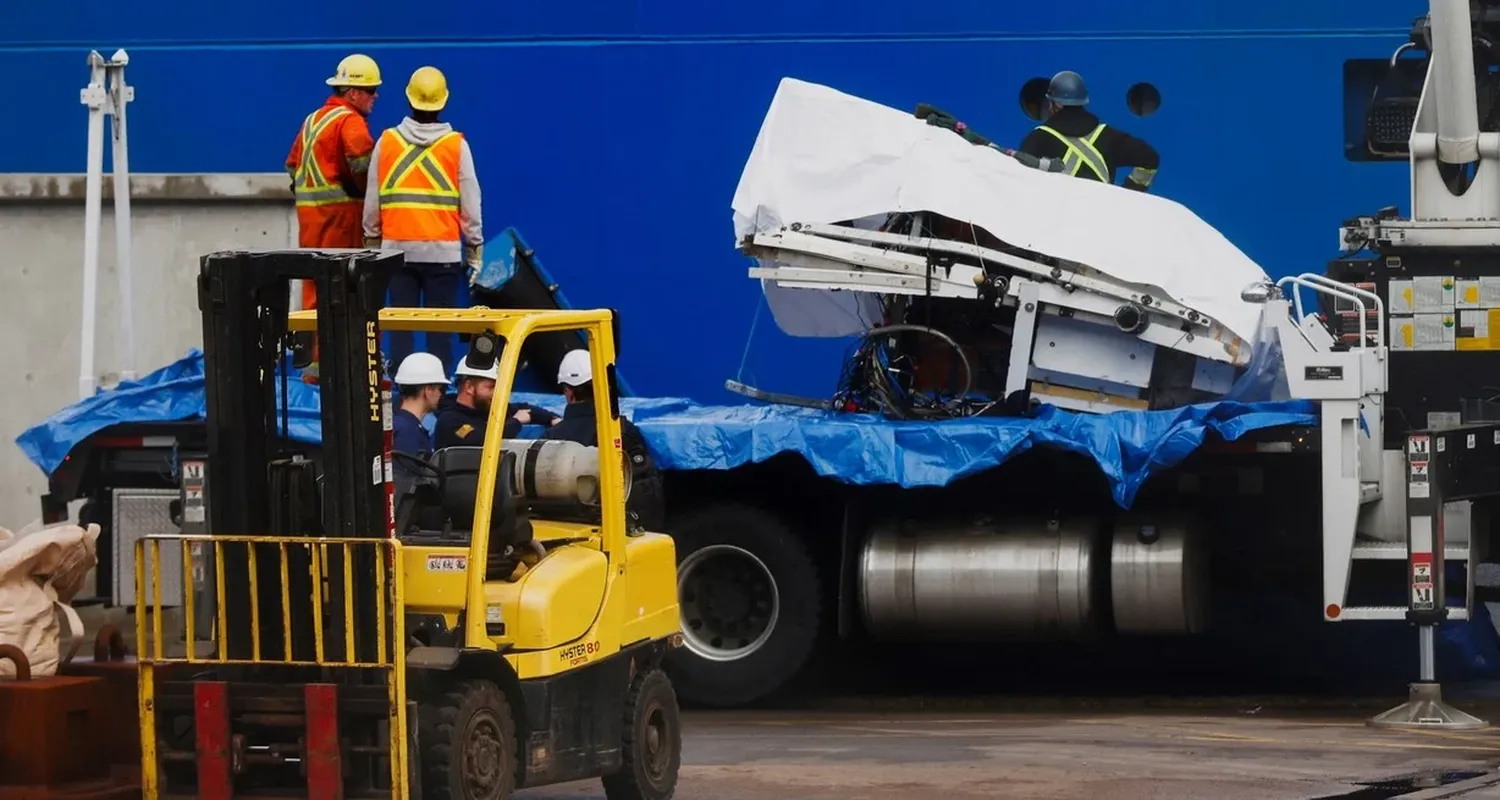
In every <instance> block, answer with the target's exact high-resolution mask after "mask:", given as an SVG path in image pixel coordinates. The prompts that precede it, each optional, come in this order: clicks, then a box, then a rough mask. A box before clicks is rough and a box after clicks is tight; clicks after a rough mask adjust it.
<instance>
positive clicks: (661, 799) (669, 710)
mask: <svg viewBox="0 0 1500 800" xmlns="http://www.w3.org/2000/svg"><path fill="white" fill-rule="evenodd" d="M681 768H682V717H681V715H680V714H679V713H678V709H677V695H676V693H675V692H673V691H672V681H671V680H670V679H669V678H668V677H667V674H666V673H665V672H662V671H661V670H659V669H653V670H650V671H648V672H643V673H641V674H639V675H637V676H636V679H635V682H634V683H633V684H632V685H631V687H630V694H628V695H626V696H625V737H624V741H623V742H622V747H621V748H620V771H619V772H616V773H614V774H613V775H605V776H604V796H605V797H606V798H607V800H671V798H672V795H673V794H674V793H676V791H677V773H678V770H680V769H681Z"/></svg>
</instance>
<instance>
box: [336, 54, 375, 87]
mask: <svg viewBox="0 0 1500 800" xmlns="http://www.w3.org/2000/svg"><path fill="white" fill-rule="evenodd" d="M324 83H327V84H328V85H329V86H353V87H357V88H360V89H370V88H374V87H376V86H379V85H380V67H379V66H377V65H376V64H375V59H373V58H370V57H369V56H367V55H363V54H361V53H355V54H354V55H352V56H346V57H345V58H344V60H343V61H340V62H339V68H338V71H337V72H335V73H334V74H333V77H332V78H329V79H328V80H326V81H324Z"/></svg>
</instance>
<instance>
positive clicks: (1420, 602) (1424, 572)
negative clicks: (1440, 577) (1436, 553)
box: [1411, 553, 1436, 611]
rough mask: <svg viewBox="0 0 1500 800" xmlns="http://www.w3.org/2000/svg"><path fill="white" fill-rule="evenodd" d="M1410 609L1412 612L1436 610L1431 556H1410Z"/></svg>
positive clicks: (1414, 554) (1418, 554)
mask: <svg viewBox="0 0 1500 800" xmlns="http://www.w3.org/2000/svg"><path fill="white" fill-rule="evenodd" d="M1411 607H1412V610H1413V611H1431V610H1432V609H1434V608H1436V588H1435V587H1434V586H1433V582H1432V554H1431V553H1412V554H1411Z"/></svg>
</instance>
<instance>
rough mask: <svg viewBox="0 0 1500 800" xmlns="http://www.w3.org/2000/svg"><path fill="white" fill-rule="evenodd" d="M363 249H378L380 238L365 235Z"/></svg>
mask: <svg viewBox="0 0 1500 800" xmlns="http://www.w3.org/2000/svg"><path fill="white" fill-rule="evenodd" d="M365 249H366V250H379V249H380V239H378V238H376V239H371V238H370V237H368V236H366V237H365Z"/></svg>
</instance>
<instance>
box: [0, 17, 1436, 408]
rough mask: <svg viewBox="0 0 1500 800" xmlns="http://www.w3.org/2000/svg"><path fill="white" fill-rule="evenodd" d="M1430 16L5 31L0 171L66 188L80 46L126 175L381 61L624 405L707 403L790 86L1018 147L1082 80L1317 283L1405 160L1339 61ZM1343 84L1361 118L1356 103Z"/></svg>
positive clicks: (74, 158)
mask: <svg viewBox="0 0 1500 800" xmlns="http://www.w3.org/2000/svg"><path fill="white" fill-rule="evenodd" d="M1425 7H1426V4H1425V3H1424V2H1421V0H1367V2H1364V3H1361V4H1359V10H1360V12H1361V14H1360V15H1359V16H1358V18H1356V19H1352V21H1351V15H1350V13H1349V12H1350V7H1348V6H1347V5H1346V4H1342V3H1296V2H1292V0H1270V1H1268V2H1258V3H1252V4H1228V3H1223V4H1220V3H1190V2H1156V3H1149V4H1117V3H1104V2H1085V3H1066V4H1056V5H1048V4H1040V5H1038V6H1036V7H1035V8H1032V7H1030V6H1027V7H1026V10H1025V11H1024V12H1020V11H1016V10H1014V9H1015V6H1014V5H1013V4H1010V3H993V2H981V0H972V1H971V2H938V3H910V2H905V1H904V0H900V1H898V0H865V1H864V2H859V3H854V2H846V1H842V0H841V1H839V2H820V3H807V2H790V0H764V1H763V2H761V3H757V4H754V5H751V6H745V5H739V4H720V3H705V2H701V0H638V1H637V2H629V3H627V2H619V0H613V1H611V0H576V1H575V2H572V3H565V4H561V3H560V4H556V5H550V4H546V3H534V4H513V3H504V4H494V3H483V2H458V3H456V4H454V5H450V6H447V7H445V8H444V12H443V13H431V12H428V11H426V10H423V9H421V8H419V7H413V6H412V5H411V4H409V3H396V2H392V0H366V2H362V3H358V4H354V3H327V4H313V3H301V2H289V1H288V0H266V2H264V3H261V4H258V5H254V6H252V5H248V4H226V5H224V6H223V7H222V8H217V9H213V10H209V7H208V6H204V5H202V4H199V3H189V2H186V1H185V0H177V2H166V1H165V0H156V1H155V2H142V3H132V4H118V3H114V4H111V3H105V2H100V0H88V2H82V3H78V4H74V5H70V6H69V11H68V12H67V13H66V14H64V12H62V11H61V10H60V8H59V7H58V6H55V5H47V4H18V5H17V7H16V8H13V9H10V10H9V11H8V12H7V14H6V17H7V23H6V25H5V26H4V29H3V30H0V69H3V70H4V73H5V74H7V75H11V76H13V80H11V81H7V82H6V84H5V87H4V88H3V89H0V100H3V104H4V107H5V108H7V109H10V110H11V111H12V112H13V113H22V112H24V113H25V114H26V115H27V116H28V117H30V118H31V119H35V120H39V121H46V124H48V125H49V126H50V129H49V130H48V131H47V132H46V134H45V135H39V133H38V130H37V128H36V127H35V126H23V125H15V124H12V125H7V126H3V127H0V171H7V172H81V171H83V164H84V154H85V141H84V125H83V120H84V114H83V110H82V108H81V106H80V105H79V103H78V90H79V89H80V88H81V87H82V86H83V85H84V83H86V81H87V72H86V68H85V66H84V63H83V60H84V56H85V55H86V54H87V51H88V50H89V49H90V48H98V49H100V50H101V51H102V52H104V53H105V54H106V55H108V53H110V52H112V51H113V49H114V48H117V47H124V48H127V49H128V51H129V52H130V54H131V66H130V73H129V74H130V80H131V82H132V83H133V84H134V85H136V86H137V87H138V88H137V99H136V101H135V102H134V103H133V104H132V105H131V107H130V115H131V117H130V125H131V167H132V169H133V170H136V171H140V172H276V171H279V170H280V169H281V168H282V167H281V165H282V161H283V159H284V158H285V156H286V152H287V150H288V148H289V147H290V145H291V142H292V139H293V136H294V135H295V133H296V129H297V126H298V124H299V123H300V121H301V120H302V118H303V116H305V115H306V114H307V113H308V111H309V110H311V109H312V108H314V107H316V106H317V105H318V104H319V103H320V102H321V101H322V98H323V96H324V93H325V91H326V90H325V87H324V86H323V79H324V78H325V77H327V76H328V75H329V74H331V73H332V70H333V67H334V65H335V64H336V63H337V62H338V60H339V58H341V57H343V56H344V55H347V54H348V53H350V52H353V51H361V52H366V53H369V54H370V55H372V56H374V57H375V58H376V59H377V60H378V61H379V63H380V66H381V69H382V72H383V74H384V78H385V82H386V83H385V88H386V92H385V94H384V95H383V96H382V97H381V99H380V101H379V102H378V104H377V107H376V109H375V112H374V114H373V117H372V120H371V124H372V127H375V128H377V129H378V128H382V127H386V126H390V125H393V124H395V123H396V122H398V121H399V120H400V118H401V116H402V114H403V113H404V111H405V105H406V104H405V100H404V98H403V96H402V88H403V87H404V85H405V81H406V78H407V76H408V75H410V73H411V71H412V70H413V69H415V68H416V67H418V66H421V65H423V64H433V65H435V66H438V67H440V68H441V69H443V70H444V71H445V72H446V73H447V75H448V77H449V81H450V85H451V87H452V91H453V97H452V100H451V102H450V109H449V112H448V114H447V118H448V119H449V120H451V121H452V122H453V123H454V124H455V125H456V126H457V127H458V128H459V129H460V130H462V131H464V132H465V134H466V135H467V136H468V137H469V140H470V141H471V142H472V144H473V146H474V149H475V154H476V159H477V162H478V169H479V174H480V179H481V181H482V184H483V187H484V199H485V216H486V220H487V223H488V230H489V231H490V232H491V234H492V235H493V234H498V233H499V232H500V231H501V230H502V229H503V228H504V227H505V226H507V225H514V226H516V227H517V228H519V229H520V230H523V231H525V232H526V236H527V239H528V241H529V243H530V244H531V245H532V246H533V247H535V248H537V251H538V253H539V254H540V255H541V256H542V257H543V258H544V259H545V260H546V262H547V264H548V265H549V268H550V269H551V270H552V271H553V273H554V274H555V276H556V278H557V279H558V280H559V281H560V283H561V284H562V285H563V286H564V287H566V289H567V292H568V294H569V296H570V299H571V300H572V301H573V302H574V303H575V304H577V305H580V306H612V307H614V308H617V309H619V310H620V311H621V312H622V313H623V320H624V337H625V338H624V341H626V342H628V343H629V350H630V355H629V360H630V366H629V374H630V377H631V382H632V384H633V388H635V390H636V391H638V392H641V393H642V394H646V395H667V396H681V397H692V398H695V399H698V400H701V401H705V402H723V401H726V400H729V399H730V397H729V396H728V395H727V393H726V392H725V391H724V389H723V381H724V379H725V378H728V377H733V376H734V375H735V374H736V372H737V371H738V370H739V366H740V363H741V360H742V357H743V356H745V354H746V341H747V337H749V336H750V334H751V327H752V326H751V323H752V320H753V319H754V318H755V315H756V309H757V306H758V304H759V303H760V295H759V288H758V286H757V284H756V283H755V282H753V281H751V280H749V279H748V278H747V277H746V274H745V268H746V266H747V265H748V261H747V260H746V259H745V258H743V257H742V256H741V255H740V254H738V253H737V252H735V250H734V241H733V233H732V229H731V225H730V210H729V202H730V198H731V197H732V195H733V193H734V189H735V185H736V183H737V181H738V179H739V173H740V169H741V167H742V166H743V164H744V162H745V159H746V157H747V156H748V155H749V152H750V148H751V145H752V143H753V142H754V140H755V136H756V132H757V131H758V129H759V127H760V122H761V118H762V116H763V114H764V113H765V111H766V108H767V106H768V104H769V103H770V100H771V97H772V95H773V93H774V92H775V89H776V85H777V82H778V81H779V80H780V79H781V78H782V77H784V76H794V77H798V78H802V79H805V80H809V81H814V82H818V83H824V84H827V85H830V86H833V87H835V88H838V89H840V90H843V91H846V92H849V93H852V94H856V95H859V96H862V97H867V98H869V99H872V100H876V101H878V102H882V103H886V104H889V105H892V106H895V107H898V108H914V107H915V106H916V104H917V103H919V102H928V103H933V104H936V105H938V106H941V107H943V108H945V109H949V110H951V111H953V112H954V113H956V114H958V115H960V116H961V117H962V118H964V119H965V120H966V121H967V122H968V123H969V124H971V125H972V126H973V127H975V128H976V129H977V130H980V131H982V132H984V133H985V134H986V135H988V136H990V137H991V138H994V139H996V140H999V141H1002V142H1010V143H1015V142H1019V141H1020V139H1021V138H1022V136H1024V134H1025V133H1026V131H1027V130H1028V128H1029V127H1030V125H1031V124H1032V123H1031V122H1030V121H1029V120H1028V119H1027V118H1026V117H1025V116H1023V114H1022V113H1021V110H1020V105H1019V102H1018V95H1019V90H1020V87H1021V85H1022V84H1023V83H1025V82H1026V81H1027V80H1029V79H1031V78H1033V77H1037V76H1046V75H1051V74H1052V73H1053V72H1055V71H1057V70H1060V69H1065V68H1066V69H1074V70H1078V71H1080V72H1081V73H1082V74H1083V75H1084V76H1085V77H1086V78H1087V79H1088V81H1089V83H1090V88H1091V91H1092V96H1093V103H1092V108H1093V109H1094V110H1095V111H1097V112H1098V113H1099V114H1100V115H1101V116H1102V117H1103V118H1104V119H1105V120H1107V121H1109V122H1111V123H1113V124H1116V125H1119V126H1121V127H1123V128H1125V129H1127V130H1130V131H1131V132H1133V133H1136V134H1138V135H1140V136H1143V137H1145V138H1147V139H1148V140H1149V141H1151V142H1152V143H1153V144H1154V145H1155V146H1156V147H1157V149H1158V150H1160V151H1161V153H1162V159H1163V167H1162V170H1161V174H1160V177H1159V178H1158V181H1157V183H1156V186H1155V187H1154V191H1156V192H1157V193H1159V194H1161V195H1164V196H1166V197H1170V198H1172V199H1174V200H1177V201H1179V202H1182V203H1184V204H1186V205H1187V206H1188V207H1190V208H1192V209H1193V210H1194V211H1196V212H1197V213H1198V214H1199V215H1201V216H1202V217H1203V218H1204V219H1206V220H1208V221H1209V222H1210V223H1211V224H1213V225H1215V226H1216V227H1218V228H1219V229H1220V230H1221V231H1222V232H1223V233H1224V234H1225V235H1226V236H1227V237H1229V239H1230V240H1232V241H1234V242H1235V243H1236V244H1238V245H1239V246H1240V247H1241V248H1243V249H1244V250H1245V251H1246V252H1247V253H1248V254H1249V255H1250V256H1251V257H1252V258H1254V259H1256V260H1257V261H1259V262H1260V263H1261V264H1262V265H1264V266H1265V267H1266V269H1267V270H1268V271H1269V272H1271V273H1272V274H1273V275H1277V276H1279V275H1284V274H1287V273H1292V272H1300V271H1305V270H1309V269H1321V267H1322V265H1323V263H1324V262H1325V261H1326V259H1327V258H1328V257H1329V256H1330V255H1331V254H1332V252H1333V247H1334V231H1335V229H1336V227H1337V225H1338V223H1339V222H1340V221H1341V220H1343V219H1345V218H1347V217H1349V216H1352V215H1354V214H1358V213H1368V212H1371V211H1373V210H1375V209H1376V208H1378V207H1380V206H1384V205H1403V206H1404V204H1405V201H1406V198H1407V196H1408V190H1407V174H1406V169H1405V167H1404V164H1403V163H1374V162H1360V161H1353V160H1350V159H1349V158H1347V157H1346V154H1345V150H1346V141H1347V139H1348V135H1347V134H1348V133H1349V132H1348V131H1346V128H1351V127H1352V128H1357V127H1358V126H1357V125H1354V126H1349V125H1346V120H1345V117H1346V111H1345V109H1346V105H1348V104H1346V102H1345V93H1346V87H1345V73H1346V63H1345V62H1346V61H1349V60H1351V59H1371V60H1373V62H1372V63H1374V62H1379V61H1383V60H1385V59H1387V58H1389V56H1390V54H1391V52H1392V51H1393V50H1394V49H1395V48H1396V46H1397V45H1399V44H1400V43H1401V42H1402V41H1403V40H1404V38H1405V35H1406V31H1407V29H1408V27H1409V23H1410V22H1411V20H1412V18H1413V17H1415V16H1418V15H1420V14H1421V13H1424V11H1425ZM23 77H24V78H25V79H24V80H22V79H21V78H23ZM1355 77H1356V80H1354V81H1353V82H1352V84H1354V85H1351V86H1350V87H1349V91H1350V93H1351V94H1353V95H1360V94H1361V92H1362V93H1363V94H1362V96H1363V97H1368V87H1367V86H1361V85H1357V84H1358V83H1359V81H1358V80H1357V79H1358V78H1359V75H1356V76H1355ZM1138 82H1147V83H1150V84H1152V85H1154V86H1155V87H1157V89H1158V90H1159V91H1160V93H1161V97H1162V104H1161V107H1160V110H1159V111H1158V112H1157V113H1155V114H1153V115H1151V116H1149V117H1146V118H1138V117H1136V116H1134V115H1132V114H1131V113H1130V111H1129V110H1128V109H1127V107H1126V101H1125V95H1126V90H1127V89H1128V88H1129V87H1130V86H1132V85H1134V84H1136V83H1138ZM1356 122H1357V119H1356ZM1352 132H1354V133H1358V131H1357V130H1354V131H1352ZM1354 149H1355V150H1357V149H1358V148H1357V147H1355V148H1354ZM1079 226H1080V235H1088V222H1087V221H1086V220H1080V221H1079ZM762 321H763V322H764V323H765V324H760V325H757V326H756V327H755V332H754V337H753V341H752V342H751V343H750V344H751V346H750V348H749V350H748V359H747V375H749V376H753V378H754V381H755V382H756V383H758V384H759V385H761V386H763V387H766V388H772V389H775V390H778V391H787V392H795V393H804V394H818V395H824V394H828V393H829V392H831V391H832V388H833V384H834V382H835V380H836V377H837V374H838V370H837V366H838V360H839V358H840V357H841V355H842V353H843V349H844V343H842V342H827V341H810V340H796V339H792V338H790V337H787V336H785V335H783V334H781V333H780V332H779V331H776V330H775V329H774V325H771V324H769V323H770V320H769V315H765V316H764V317H763V319H762ZM684 365H688V366H684Z"/></svg>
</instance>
